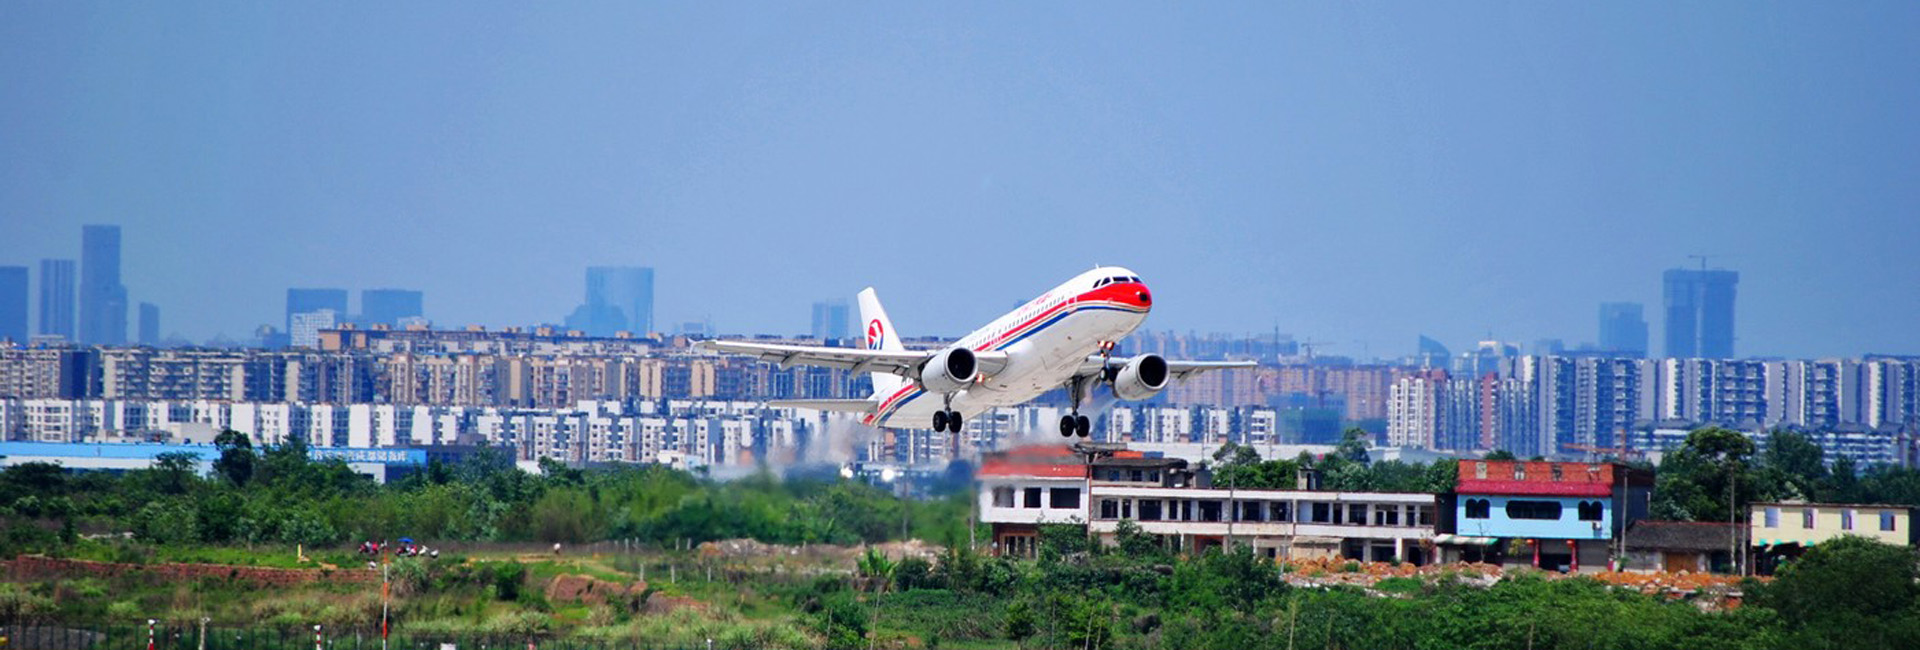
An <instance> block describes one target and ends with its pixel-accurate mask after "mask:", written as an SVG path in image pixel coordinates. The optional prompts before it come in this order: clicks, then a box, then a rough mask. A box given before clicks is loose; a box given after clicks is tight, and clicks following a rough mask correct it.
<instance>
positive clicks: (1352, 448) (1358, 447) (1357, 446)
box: [1334, 427, 1373, 465]
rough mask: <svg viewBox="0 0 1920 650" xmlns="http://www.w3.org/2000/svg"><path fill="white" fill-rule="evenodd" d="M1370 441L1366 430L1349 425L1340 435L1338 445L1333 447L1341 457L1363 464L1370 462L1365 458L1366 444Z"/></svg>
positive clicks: (1371, 439) (1371, 440) (1370, 438)
mask: <svg viewBox="0 0 1920 650" xmlns="http://www.w3.org/2000/svg"><path fill="white" fill-rule="evenodd" d="M1371 442H1373V438H1372V436H1370V435H1368V434H1367V432H1366V430H1364V429H1361V428H1360V427H1349V428H1348V429H1347V430H1346V432H1345V433H1342V434H1341V435H1340V445H1339V446H1338V447H1335V448H1334V453H1336V454H1339V455H1340V457H1341V458H1345V459H1347V460H1349V461H1353V462H1356V463H1360V464H1362V465H1365V464H1367V463H1368V462H1370V459H1369V458H1367V445H1368V444H1369V443H1371Z"/></svg>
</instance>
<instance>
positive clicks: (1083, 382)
mask: <svg viewBox="0 0 1920 650" xmlns="http://www.w3.org/2000/svg"><path fill="white" fill-rule="evenodd" d="M1111 354H1113V341H1101V342H1100V360H1101V361H1102V362H1103V363H1101V368H1100V374H1098V375H1094V376H1091V377H1074V378H1073V379H1069V380H1067V397H1068V399H1071V400H1073V412H1072V413H1070V414H1067V415H1062V416H1060V435H1062V436H1065V437H1068V438H1071V437H1073V436H1074V435H1076V434H1077V435H1079V436H1080V437H1082V438H1085V437H1087V436H1090V435H1093V421H1092V420H1090V419H1087V416H1084V415H1081V414H1080V400H1081V399H1082V398H1084V397H1086V394H1087V388H1088V386H1087V380H1089V379H1093V380H1097V381H1104V382H1107V383H1113V378H1114V376H1115V375H1117V374H1118V373H1119V371H1118V370H1117V369H1115V368H1114V367H1113V364H1111V363H1104V362H1105V361H1106V360H1107V357H1108V355H1111Z"/></svg>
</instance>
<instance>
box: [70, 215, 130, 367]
mask: <svg viewBox="0 0 1920 650" xmlns="http://www.w3.org/2000/svg"><path fill="white" fill-rule="evenodd" d="M80 342H82V343H98V344H103V345H119V344H122V343H126V342H127V288H126V287H125V286H123V285H121V284H120V227H119V226H102V225H94V226H82V227H81V229H80Z"/></svg>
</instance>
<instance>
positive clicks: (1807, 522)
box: [1800, 508, 1813, 530]
mask: <svg viewBox="0 0 1920 650" xmlns="http://www.w3.org/2000/svg"><path fill="white" fill-rule="evenodd" d="M1800 527H1801V528H1805V529H1807V530H1813V508H1807V509H1805V510H1801V511H1800Z"/></svg>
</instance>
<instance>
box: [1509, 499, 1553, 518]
mask: <svg viewBox="0 0 1920 650" xmlns="http://www.w3.org/2000/svg"><path fill="white" fill-rule="evenodd" d="M1507 518H1508V519H1540V520H1544V521H1558V520H1559V519H1560V502H1558V501H1518V500H1516V501H1508V502H1507Z"/></svg>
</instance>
